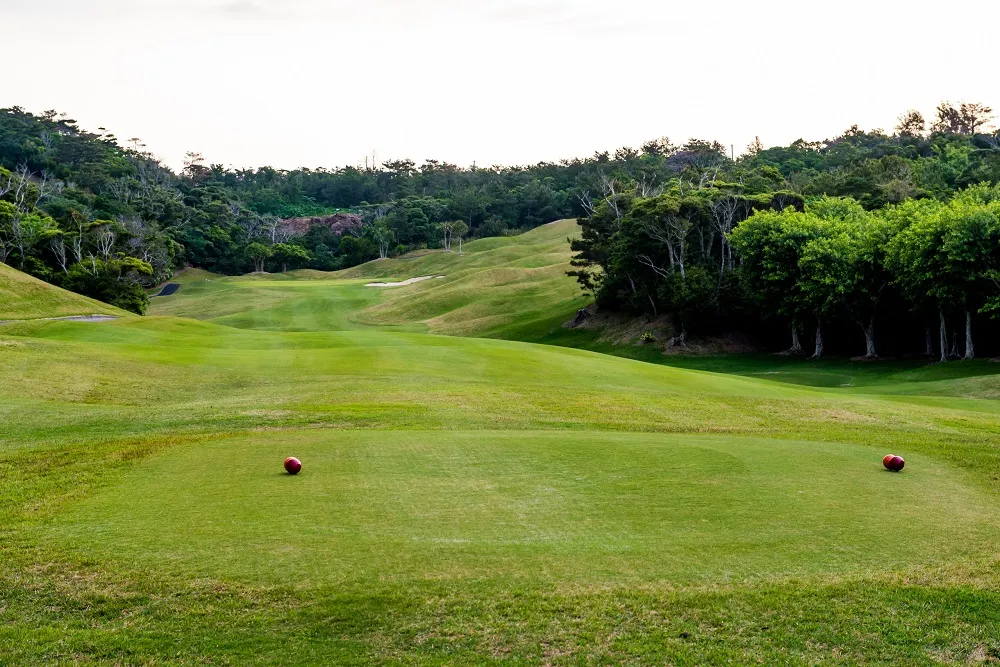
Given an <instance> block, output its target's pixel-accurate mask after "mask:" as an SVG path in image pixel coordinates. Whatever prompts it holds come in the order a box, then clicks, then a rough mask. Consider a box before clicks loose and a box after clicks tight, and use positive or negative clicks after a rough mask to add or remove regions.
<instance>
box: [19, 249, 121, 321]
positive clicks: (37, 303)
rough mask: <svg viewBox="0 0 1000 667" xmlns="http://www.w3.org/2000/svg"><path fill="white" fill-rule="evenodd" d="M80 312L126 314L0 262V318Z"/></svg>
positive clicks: (21, 317)
mask: <svg viewBox="0 0 1000 667" xmlns="http://www.w3.org/2000/svg"><path fill="white" fill-rule="evenodd" d="M80 315H114V316H118V317H124V316H127V315H128V313H126V312H125V311H123V310H120V309H118V308H115V307H114V306H109V305H108V304H106V303H101V302H100V301H95V300H94V299H89V298H87V297H85V296H80V295H79V294H74V293H73V292H67V291H66V290H63V289H59V288H58V287H54V286H52V285H49V284H48V283H46V282H43V281H41V280H38V279H37V278H32V277H31V276H29V275H26V274H24V273H21V272H20V271H16V270H14V269H12V268H11V267H9V266H7V265H6V264H2V263H0V321H3V320H30V319H38V318H44V317H72V316H80Z"/></svg>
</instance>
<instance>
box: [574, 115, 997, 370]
mask: <svg viewBox="0 0 1000 667" xmlns="http://www.w3.org/2000/svg"><path fill="white" fill-rule="evenodd" d="M990 113H991V111H990V109H989V108H988V107H985V106H983V105H979V104H975V105H973V104H965V105H960V106H955V105H950V104H942V105H941V106H940V107H939V109H938V111H937V118H936V119H935V121H934V123H933V124H932V125H931V127H929V128H928V127H926V126H925V123H924V121H923V119H922V117H920V115H919V114H917V113H916V112H909V113H908V114H906V115H904V116H903V117H902V118H901V119H900V125H899V127H897V128H896V131H895V132H894V133H893V134H892V135H886V134H884V133H881V132H874V133H863V132H860V131H858V130H857V129H856V128H851V129H850V130H848V132H846V133H845V134H844V135H842V136H840V137H838V138H837V139H835V140H831V141H828V142H824V143H823V144H821V145H805V144H804V143H802V142H796V144H793V145H792V146H790V147H784V148H775V149H768V150H764V149H762V148H760V147H759V146H756V147H755V146H751V147H750V149H749V150H748V152H747V154H746V155H745V156H744V157H743V158H742V159H741V160H738V161H736V162H735V163H734V162H732V161H727V160H726V159H725V157H724V156H722V155H720V156H718V157H717V158H716V160H715V161H714V163H712V162H705V163H703V164H701V165H699V166H698V167H697V168H695V169H692V170H690V171H689V172H688V174H687V175H682V176H680V177H677V178H675V179H673V180H671V181H663V180H660V181H655V182H651V181H649V180H648V179H644V178H643V177H639V178H636V177H635V175H633V174H629V173H628V172H626V171H624V170H621V169H618V170H617V171H614V172H609V173H607V174H605V175H604V177H603V180H602V181H601V182H600V184H599V186H600V189H599V190H598V192H597V193H596V196H593V197H592V196H590V195H589V194H588V193H585V194H584V196H583V200H584V205H585V207H586V209H587V210H586V213H585V215H584V216H582V217H581V218H580V223H581V226H582V236H581V238H580V239H576V240H574V241H573V243H572V246H573V248H574V250H575V251H576V255H575V257H574V260H573V264H574V270H573V271H571V272H570V275H573V276H576V278H577V280H578V281H579V282H580V284H581V286H582V287H583V289H585V290H588V291H591V292H593V293H594V295H595V297H596V301H597V304H598V306H599V307H600V308H601V309H604V310H610V311H619V312H626V313H630V314H634V315H639V314H645V315H650V316H653V317H657V316H667V317H669V318H670V320H671V322H672V329H673V331H674V332H675V334H674V338H673V339H672V340H671V341H670V344H672V345H680V346H683V345H686V343H685V340H686V337H687V335H688V332H689V331H691V330H694V331H696V332H699V333H706V332H713V331H721V330H726V329H728V330H732V329H737V330H744V331H746V330H748V329H756V330H757V331H767V332H768V335H769V337H770V340H768V341H767V343H768V344H770V345H774V344H775V343H776V341H777V337H778V336H779V334H778V333H777V332H776V330H780V329H784V331H785V332H786V333H785V334H784V336H788V338H787V339H786V340H788V341H790V345H789V352H792V353H800V352H803V347H804V346H803V343H802V340H803V338H804V337H805V335H806V334H807V333H808V334H809V335H810V336H811V342H812V345H813V349H812V356H814V357H817V358H818V357H821V356H822V355H823V354H824V350H825V341H826V340H828V336H826V335H825V332H826V331H827V329H828V328H830V327H833V328H834V329H835V330H836V331H837V332H838V334H839V335H840V337H841V338H847V339H849V340H843V341H840V343H841V345H840V347H841V348H842V349H845V350H846V349H857V350H858V351H859V352H860V351H861V350H863V351H864V355H863V356H866V357H869V358H874V357H876V356H878V354H879V341H880V340H881V341H883V342H888V343H891V344H892V347H893V348H894V350H895V351H897V352H900V351H901V352H906V351H910V350H911V349H912V348H914V347H915V346H917V345H918V343H916V341H917V340H918V338H919V339H920V344H922V350H921V351H922V352H924V353H926V354H932V353H933V354H935V355H937V356H938V358H940V359H941V360H946V359H949V358H954V357H959V356H963V357H966V358H971V357H973V356H974V355H975V351H974V345H973V323H974V321H980V320H983V319H984V318H986V317H989V316H992V315H993V314H994V313H997V312H1000V188H998V187H997V183H998V182H1000V137H998V134H996V133H994V134H986V133H984V132H983V130H984V127H985V126H986V124H987V123H988V121H989V120H990ZM762 324H767V325H768V326H763V327H762V326H760V325H762ZM880 329H883V330H885V331H886V332H887V333H886V335H882V336H880V335H879V330H880ZM851 330H853V331H854V332H855V333H854V334H853V335H852V334H850V333H849V332H850V331H851ZM918 332H919V334H920V335H919V336H918ZM782 337H783V336H782ZM855 337H856V338H855ZM855 339H856V340H857V344H856V345H855V343H854V342H852V341H853V340H855Z"/></svg>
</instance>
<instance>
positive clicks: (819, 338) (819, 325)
mask: <svg viewBox="0 0 1000 667" xmlns="http://www.w3.org/2000/svg"><path fill="white" fill-rule="evenodd" d="M822 357H823V320H821V319H820V318H818V317H817V318H816V349H815V350H814V351H813V355H812V356H811V357H809V358H810V359H821V358H822Z"/></svg>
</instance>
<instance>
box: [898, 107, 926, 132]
mask: <svg viewBox="0 0 1000 667" xmlns="http://www.w3.org/2000/svg"><path fill="white" fill-rule="evenodd" d="M926 128H927V121H925V120H924V115H923V114H922V113H920V112H919V111H915V110H913V109H911V110H910V111H907V112H906V113H905V114H903V115H902V116H900V117H899V124H898V125H897V126H896V136H899V137H908V138H914V137H921V136H923V134H924V131H925V130H926Z"/></svg>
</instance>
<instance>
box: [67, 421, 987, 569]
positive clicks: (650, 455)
mask: <svg viewBox="0 0 1000 667" xmlns="http://www.w3.org/2000/svg"><path fill="white" fill-rule="evenodd" d="M291 454H295V455H296V456H298V457H299V458H301V459H302V460H303V461H304V462H305V469H304V471H303V472H302V473H301V474H300V475H299V476H298V477H295V478H292V477H291V476H289V475H286V474H283V471H282V469H281V465H280V463H281V461H282V460H283V459H284V457H285V456H287V455H291ZM877 454H878V452H877V451H872V450H871V449H870V448H866V447H857V446H849V445H836V444H820V443H812V442H802V441H787V440H785V441H776V440H759V439H753V438H741V437H728V438H726V437H691V436H665V435H659V434H613V433H599V432H593V431H574V432H572V433H558V432H557V433H552V432H514V433H511V432H497V431H470V432H440V431H417V432H413V431H364V432H360V433H358V432H354V433H331V432H329V431H284V432H276V433H266V434H262V435H258V436H253V437H240V438H232V439H224V440H216V441H212V442H200V443H197V444H192V445H187V446H183V447H177V448H174V449H173V450H171V451H170V452H169V453H167V454H165V455H163V456H160V457H157V458H155V459H153V460H151V461H149V462H147V463H145V464H143V465H141V466H140V467H139V468H138V469H137V470H136V471H135V473H133V474H132V475H130V476H129V478H128V479H127V480H126V481H125V482H124V483H122V484H121V485H118V486H116V487H115V488H113V489H110V490H108V491H107V492H105V493H102V494H99V495H98V496H96V497H95V498H93V499H91V500H89V501H88V502H86V503H85V504H83V505H82V506H81V507H80V508H78V509H77V510H75V511H73V512H71V513H68V514H66V515H64V516H62V517H61V518H60V520H59V521H58V528H57V529H56V531H55V534H56V535H57V536H58V537H60V538H61V539H63V540H66V541H67V542H68V543H71V544H73V545H74V546H75V548H77V549H80V550H82V551H83V553H84V554H87V555H91V556H92V555H95V554H96V555H101V556H103V557H105V558H108V559H110V560H112V561H114V560H117V559H126V560H128V561H135V560H139V561H142V562H145V563H148V564H149V565H151V566H155V567H158V568H165V569H167V570H175V571H177V572H179V573H184V574H189V575H193V576H199V577H221V578H233V577H235V578H238V579H244V580H247V581H250V582H253V583H264V584H278V583H282V582H287V581H290V580H291V581H295V582H298V585H300V586H316V585H330V584H333V585H337V586H339V587H344V586H347V587H350V588H357V587H359V586H363V585H365V584H366V583H374V582H379V581H381V582H383V583H384V582H385V581H390V580H414V579H417V580H420V579H443V580H453V579H466V580H469V579H472V580H475V579H478V580H508V581H509V580H522V581H528V582H532V583H539V582H564V583H566V582H575V583H578V584H581V583H586V584H590V585H593V584H605V585H617V586H620V585H626V584H636V583H650V582H656V581H670V582H674V583H690V582H717V581H723V580H737V581H742V580H746V579H752V578H756V577H768V576H774V575H790V574H817V573H844V572H852V571H865V570H881V569H885V568H890V569H892V568H901V567H907V566H910V565H914V564H921V565H930V564H934V563H941V562H946V561H947V559H948V558H949V557H955V556H958V555H964V554H965V553H967V552H968V550H969V547H970V545H972V544H977V543H980V542H981V540H983V539H984V538H985V537H987V536H990V535H993V534H994V533H995V532H996V531H995V528H994V526H995V523H996V518H997V517H996V514H995V512H994V511H993V510H992V509H991V507H992V506H991V503H990V502H989V500H988V499H987V498H986V497H984V496H983V494H982V493H981V492H979V491H977V490H975V489H973V488H970V487H968V486H966V485H964V484H963V483H962V475H960V474H956V473H955V472H954V471H950V470H948V469H947V468H946V467H943V466H941V465H939V464H937V463H935V462H933V461H930V460H928V459H926V458H922V457H917V458H916V459H915V460H911V465H910V471H909V473H908V474H906V475H895V474H892V473H888V472H886V471H883V470H881V467H880V464H879V460H878V455H877Z"/></svg>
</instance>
